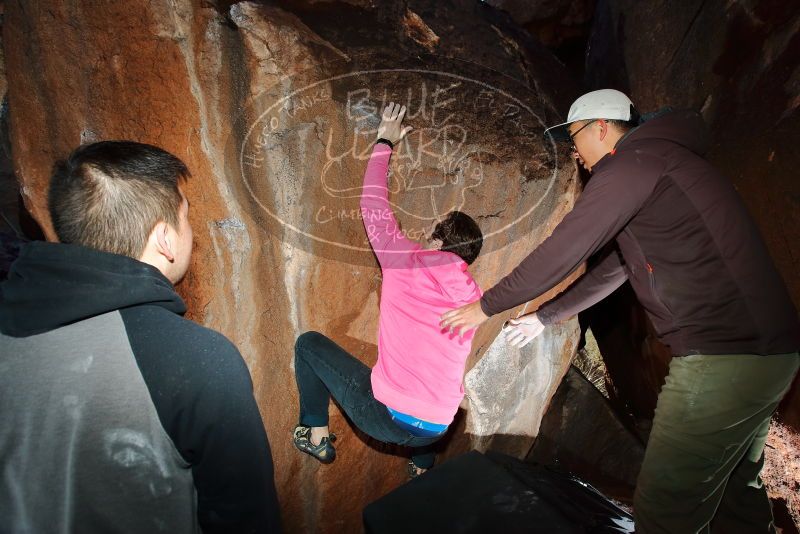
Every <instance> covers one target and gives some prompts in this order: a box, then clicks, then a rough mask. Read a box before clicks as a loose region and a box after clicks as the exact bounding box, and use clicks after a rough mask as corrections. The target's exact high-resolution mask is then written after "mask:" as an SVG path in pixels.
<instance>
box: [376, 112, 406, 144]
mask: <svg viewBox="0 0 800 534" xmlns="http://www.w3.org/2000/svg"><path fill="white" fill-rule="evenodd" d="M405 115H406V107H405V106H401V105H400V104H395V103H394V102H389V105H388V106H386V109H384V110H383V115H382V116H381V123H380V125H379V126H378V139H381V138H383V139H386V140H387V141H389V142H391V143H392V144H393V145H394V144H397V142H398V141H400V140H401V139H402V138H404V137H405V136H406V134H408V132H410V131H411V130H412V128H411V126H406V127H405V128H403V117H405Z"/></svg>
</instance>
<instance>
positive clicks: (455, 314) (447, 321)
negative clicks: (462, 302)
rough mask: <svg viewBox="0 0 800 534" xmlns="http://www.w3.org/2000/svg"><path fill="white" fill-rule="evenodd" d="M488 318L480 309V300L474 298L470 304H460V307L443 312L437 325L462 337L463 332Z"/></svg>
mask: <svg viewBox="0 0 800 534" xmlns="http://www.w3.org/2000/svg"><path fill="white" fill-rule="evenodd" d="M488 318H489V317H488V316H487V315H486V314H485V313H483V310H482V309H481V302H480V301H479V300H476V301H475V302H473V303H472V304H467V305H466V306H461V307H460V308H456V309H454V310H450V311H448V312H445V313H443V314H442V316H441V317H440V319H441V322H440V323H439V326H441V327H442V328H443V329H444V330H450V331H451V332H455V333H456V334H458V335H459V336H461V337H464V334H466V333H467V332H469V331H470V330H472V329H473V328H477V327H478V326H480V324H481V323H482V322H484V321H485V320H486V319H488Z"/></svg>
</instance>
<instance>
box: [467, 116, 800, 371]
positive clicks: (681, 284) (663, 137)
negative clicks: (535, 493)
mask: <svg viewBox="0 0 800 534" xmlns="http://www.w3.org/2000/svg"><path fill="white" fill-rule="evenodd" d="M704 132H705V127H704V125H703V122H702V119H701V118H700V116H699V115H698V114H696V113H693V112H688V111H683V112H673V113H667V114H665V115H661V116H659V117H657V118H654V119H652V120H650V121H648V122H646V123H644V124H642V125H641V126H639V127H638V128H636V129H635V130H634V131H633V132H631V133H630V134H629V135H626V136H625V137H624V138H623V139H622V140H621V141H620V142H619V143H618V145H617V147H616V149H615V151H614V152H612V153H610V154H607V155H606V156H604V157H603V158H602V159H600V161H598V162H597V164H595V166H594V168H593V169H592V177H591V179H590V180H589V183H588V184H587V186H586V189H585V190H584V191H583V193H582V194H581V196H580V197H579V198H578V201H577V202H576V203H575V207H574V209H573V210H572V211H571V212H570V213H568V214H567V215H566V216H565V217H564V219H563V220H562V221H561V223H560V224H559V225H558V226H557V227H556V228H555V229H554V230H553V233H552V235H551V236H550V237H548V238H547V239H546V240H545V241H543V242H542V244H541V245H539V247H537V248H536V249H535V250H534V251H533V252H532V253H531V254H530V255H529V256H528V257H527V258H525V259H524V260H523V261H522V262H521V263H520V264H519V266H517V267H516V268H515V269H514V270H513V271H512V272H511V273H510V274H509V275H508V276H506V277H505V278H503V280H501V281H500V283H498V284H497V285H495V286H494V287H493V288H491V289H489V290H488V291H486V293H484V295H483V298H482V299H481V307H482V308H483V311H484V312H485V313H486V314H488V315H492V314H495V313H499V312H501V311H503V310H507V309H509V308H512V307H514V306H516V305H518V304H521V303H523V302H526V301H528V300H530V299H533V298H536V297H538V296H539V295H541V294H542V293H544V292H546V291H548V290H549V289H551V288H552V287H553V286H555V285H556V284H557V283H558V282H560V281H561V280H563V279H564V278H565V277H566V276H567V275H569V274H570V273H571V272H573V271H574V270H575V269H577V268H578V267H579V266H580V265H581V264H582V263H583V262H584V261H586V260H587V259H588V258H589V257H590V256H592V255H593V254H595V253H596V252H598V251H600V250H601V249H602V248H603V247H604V245H606V243H609V242H610V241H612V240H615V241H616V244H617V246H618V253H617V252H616V251H612V252H611V254H609V255H607V256H606V257H605V258H603V259H602V260H601V261H600V262H599V263H598V264H597V265H596V266H594V267H593V268H592V269H591V270H590V271H589V272H588V273H587V274H586V275H584V276H583V277H582V278H581V279H580V280H578V281H577V282H576V283H575V284H574V285H573V286H572V287H570V288H569V289H568V290H567V291H566V292H565V293H563V294H562V295H561V296H560V297H559V298H557V299H555V300H553V301H551V302H548V303H547V304H545V305H544V306H542V308H541V309H540V310H539V311H538V312H537V313H538V316H539V318H540V319H541V320H542V322H543V323H544V324H551V323H553V322H556V321H560V320H563V319H566V318H568V317H570V316H571V315H574V314H575V313H577V312H579V311H581V310H583V309H585V308H587V307H589V306H590V305H592V304H594V303H596V302H597V301H599V300H601V299H602V298H604V297H605V296H607V295H608V294H610V293H611V292H612V291H614V290H615V289H616V288H618V287H619V286H620V285H622V283H624V282H625V281H626V280H629V281H630V282H631V285H632V287H633V289H634V291H635V292H636V296H637V297H638V299H639V301H640V302H641V304H642V305H643V306H644V308H645V310H646V311H647V313H648V315H649V317H650V319H651V320H652V323H653V326H654V327H655V330H656V332H657V333H658V335H659V337H660V338H661V340H662V341H663V342H664V343H665V344H667V345H669V346H670V348H671V350H672V352H673V354H675V355H686V354H742V353H749V354H764V355H767V354H783V353H789V352H795V351H796V350H798V348H799V347H800V324H799V323H798V318H797V311H796V310H795V308H794V305H793V304H792V301H791V299H790V297H789V294H788V292H787V290H786V286H785V284H784V283H783V280H782V279H781V277H780V275H779V274H778V272H777V270H776V269H775V266H774V265H773V263H772V260H771V259H770V256H769V253H768V251H767V248H766V246H765V245H764V242H763V240H762V239H761V236H760V234H759V232H758V229H757V228H756V226H755V224H754V222H753V220H752V218H751V217H750V215H749V213H748V212H747V209H746V208H745V206H744V203H743V202H742V200H741V198H739V195H738V194H737V193H736V190H735V189H734V188H733V185H732V184H731V183H730V181H729V180H727V179H726V178H725V177H724V176H722V175H721V174H720V173H719V172H718V171H717V170H716V169H714V167H713V166H712V165H711V164H709V163H708V162H707V161H706V160H705V159H703V157H702V154H703V152H704V151H705V149H706V146H707V144H706V138H705V136H704Z"/></svg>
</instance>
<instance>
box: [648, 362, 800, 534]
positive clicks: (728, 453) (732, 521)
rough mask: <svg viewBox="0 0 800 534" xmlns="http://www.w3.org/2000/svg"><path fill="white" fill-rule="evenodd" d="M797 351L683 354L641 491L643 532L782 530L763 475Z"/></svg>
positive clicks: (656, 422) (660, 412) (656, 426)
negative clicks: (775, 418)
mask: <svg viewBox="0 0 800 534" xmlns="http://www.w3.org/2000/svg"><path fill="white" fill-rule="evenodd" d="M798 367H800V356H798V354H797V353H792V354H781V355H772V356H757V355H752V354H730V355H710V356H707V355H692V356H684V357H676V358H673V359H672V362H671V363H670V366H669V375H668V376H667V379H666V382H665V384H664V387H663V388H662V389H661V393H660V394H659V396H658V404H657V406H656V413H655V418H654V419H653V429H652V432H651V434H650V439H649V441H648V443H647V450H646V451H645V456H644V462H643V464H642V470H641V471H640V473H639V479H638V481H637V483H636V494H635V495H634V502H633V507H634V512H633V515H634V519H635V521H636V532H637V534H638V533H645V534H650V533H663V532H669V533H676V534H691V533H695V532H703V533H706V532H712V531H713V532H720V533H723V532H724V533H734V534H735V533H739V532H748V533H749V532H758V533H762V532H774V531H775V528H774V526H773V524H772V508H771V507H770V503H769V499H768V498H767V492H766V490H765V489H764V486H763V484H762V482H761V478H760V476H759V473H760V472H761V467H762V466H763V464H764V445H765V443H766V439H767V431H768V430H769V423H770V419H771V417H772V414H773V412H774V411H775V408H776V407H777V406H778V403H779V402H780V400H781V398H782V397H783V395H784V394H785V393H786V391H787V390H788V389H789V387H790V386H791V384H792V380H793V378H794V376H795V374H796V373H797V370H798Z"/></svg>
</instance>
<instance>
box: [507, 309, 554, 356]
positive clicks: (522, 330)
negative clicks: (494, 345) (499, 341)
mask: <svg viewBox="0 0 800 534" xmlns="http://www.w3.org/2000/svg"><path fill="white" fill-rule="evenodd" d="M543 331H544V325H543V324H542V322H541V321H540V320H539V318H538V317H537V316H536V314H535V313H531V314H529V315H524V316H522V317H520V318H519V319H511V320H509V321H508V323H507V325H505V326H503V332H504V333H505V335H506V341H508V343H509V344H510V345H511V346H513V347H520V348H522V347H524V346H525V345H527V344H528V343H530V342H531V341H533V340H534V339H535V338H536V337H537V336H538V335H539V334H541V333H542V332H543Z"/></svg>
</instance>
